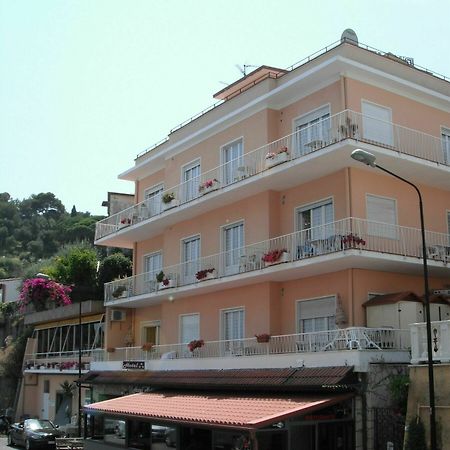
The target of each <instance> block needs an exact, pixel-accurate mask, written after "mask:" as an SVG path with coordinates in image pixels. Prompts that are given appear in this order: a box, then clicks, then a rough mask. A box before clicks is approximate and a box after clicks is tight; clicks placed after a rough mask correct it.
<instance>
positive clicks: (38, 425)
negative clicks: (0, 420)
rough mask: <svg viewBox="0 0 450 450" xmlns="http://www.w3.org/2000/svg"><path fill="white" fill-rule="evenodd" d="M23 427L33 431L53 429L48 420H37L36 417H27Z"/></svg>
mask: <svg viewBox="0 0 450 450" xmlns="http://www.w3.org/2000/svg"><path fill="white" fill-rule="evenodd" d="M25 427H26V428H28V429H29V430H33V431H36V430H54V429H55V428H54V426H53V424H52V423H51V422H50V420H38V419H28V420H27V421H26V422H25Z"/></svg>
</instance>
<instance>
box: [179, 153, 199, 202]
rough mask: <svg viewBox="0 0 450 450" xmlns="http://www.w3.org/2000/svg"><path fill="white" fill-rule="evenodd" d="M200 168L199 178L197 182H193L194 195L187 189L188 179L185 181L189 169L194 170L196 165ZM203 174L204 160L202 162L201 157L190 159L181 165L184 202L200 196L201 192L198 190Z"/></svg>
mask: <svg viewBox="0 0 450 450" xmlns="http://www.w3.org/2000/svg"><path fill="white" fill-rule="evenodd" d="M197 166H198V168H199V170H198V172H199V173H198V180H197V182H195V183H193V186H192V189H193V192H192V196H191V195H190V191H189V190H188V189H187V186H186V184H185V183H186V181H185V179H184V178H185V174H186V172H187V171H188V170H192V169H193V168H194V167H197ZM201 175H202V162H201V158H196V159H194V160H193V161H190V162H188V163H186V164H184V165H183V166H181V182H180V184H181V186H182V200H183V202H187V201H190V200H193V199H195V198H197V197H198V196H199V192H198V187H199V185H200V182H201Z"/></svg>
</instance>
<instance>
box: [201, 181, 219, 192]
mask: <svg viewBox="0 0 450 450" xmlns="http://www.w3.org/2000/svg"><path fill="white" fill-rule="evenodd" d="M219 188H220V182H219V180H217V179H215V178H214V179H212V180H206V181H205V182H204V183H202V184H200V186H199V187H198V192H199V193H200V194H201V195H205V194H208V193H209V192H212V191H216V190H217V189H219Z"/></svg>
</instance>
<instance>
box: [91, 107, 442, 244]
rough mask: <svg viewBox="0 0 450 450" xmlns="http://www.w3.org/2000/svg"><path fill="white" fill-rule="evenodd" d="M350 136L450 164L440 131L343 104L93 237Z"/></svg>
mask: <svg viewBox="0 0 450 450" xmlns="http://www.w3.org/2000/svg"><path fill="white" fill-rule="evenodd" d="M346 139H355V140H358V141H361V142H366V143H369V144H373V145H376V146H379V147H383V148H388V149H392V150H395V151H396V152H399V153H403V154H405V155H410V156H414V157H417V158H421V159H425V160H429V161H433V162H436V163H439V164H444V165H450V148H449V146H448V145H446V143H445V142H444V141H442V140H441V139H440V138H439V137H436V136H431V135H429V134H426V133H422V132H419V131H416V130H412V129H410V128H406V127H402V126H399V125H395V124H393V123H391V122H384V121H381V120H379V119H376V118H372V117H369V116H365V115H362V114H360V113H356V112H354V111H351V110H345V111H342V112H340V113H337V114H335V115H333V116H330V117H328V118H326V119H323V120H321V121H319V122H317V123H315V124H313V125H310V126H308V127H305V128H302V129H300V130H298V131H296V132H295V133H292V134H289V135H287V136H285V137H283V138H281V139H277V140H276V141H273V142H271V143H268V144H265V145H263V146H261V147H259V148H257V149H255V150H252V151H249V152H247V153H245V154H244V155H242V156H240V157H238V158H236V159H234V160H232V161H229V162H227V163H225V164H222V165H220V166H218V167H215V168H214V169H211V170H208V171H206V172H203V173H202V174H201V175H199V176H198V177H196V178H193V179H190V180H189V181H187V182H184V183H181V184H179V185H176V186H173V187H171V188H168V189H165V190H164V191H163V192H162V193H161V195H156V196H154V197H151V198H149V199H146V200H144V201H142V202H140V203H137V204H136V205H133V206H131V207H129V208H127V209H125V210H123V211H121V212H119V213H117V214H114V215H111V216H109V217H107V218H106V219H103V220H101V221H100V222H98V223H97V224H96V233H95V239H96V240H98V239H101V238H103V237H105V236H108V235H110V234H113V233H115V232H117V231H120V230H121V229H123V228H125V227H128V226H132V225H136V224H138V223H141V222H143V221H146V220H148V219H150V218H152V217H155V216H159V215H161V214H164V213H165V212H166V211H167V210H169V209H171V208H174V207H177V206H180V205H183V204H185V203H189V202H192V201H194V200H197V199H201V198H202V197H204V196H205V195H207V194H209V193H210V192H213V191H216V190H221V189H224V188H226V187H228V186H230V185H234V184H236V183H240V182H242V181H243V180H246V179H248V178H250V177H253V176H255V175H257V174H259V173H262V172H263V171H265V170H268V169H270V168H272V167H275V166H278V165H279V164H282V163H285V162H288V161H291V160H297V159H300V158H303V157H305V156H306V155H308V154H311V153H314V152H316V151H318V150H320V149H322V148H325V147H327V146H329V145H332V144H335V143H337V142H341V141H344V140H346ZM172 197H173V199H172V200H169V199H170V198H172Z"/></svg>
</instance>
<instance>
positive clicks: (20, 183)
mask: <svg viewBox="0 0 450 450" xmlns="http://www.w3.org/2000/svg"><path fill="white" fill-rule="evenodd" d="M448 12H449V2H448V0H427V1H426V0H423V1H422V0H420V1H419V0H319V1H313V2H311V1H305V0H292V1H288V0H260V1H254V0H245V1H243V0H226V1H216V0H197V1H194V0H163V1H158V2H157V1H156V0H132V1H131V0H0V64H1V69H0V156H1V163H2V164H1V167H2V170H1V177H0V192H3V191H7V192H9V193H10V194H11V195H12V197H14V198H19V199H22V198H25V197H28V196H30V195H31V194H34V193H39V192H47V191H51V192H53V193H55V195H56V196H57V197H58V198H60V199H61V200H62V202H63V203H64V205H65V206H66V208H68V209H69V210H70V208H71V207H72V205H73V204H75V205H76V207H77V209H78V210H79V211H90V212H91V213H93V214H104V213H106V211H105V209H104V208H102V207H101V206H100V205H101V203H102V201H103V200H105V199H106V196H107V191H120V192H133V187H134V186H133V184H132V183H129V182H125V181H120V180H118V179H117V175H118V174H119V173H120V172H122V171H124V170H125V169H128V168H129V167H131V166H132V165H133V163H134V158H135V156H136V154H137V153H139V152H140V151H141V150H143V149H145V148H147V147H149V146H151V145H152V144H154V143H155V142H156V141H159V140H160V139H162V138H164V137H165V136H166V135H167V133H168V132H169V130H170V129H171V128H173V127H174V126H176V125H177V124H178V123H180V122H182V121H184V120H185V119H187V118H189V117H190V116H192V115H194V114H196V113H197V112H199V111H201V110H202V109H204V108H206V107H207V106H209V105H211V104H212V103H214V100H213V98H212V95H213V93H215V92H217V91H218V90H220V89H222V88H223V87H224V84H223V83H222V82H228V83H231V82H233V81H235V80H236V79H237V78H239V77H240V73H239V71H238V69H237V68H236V67H235V65H236V64H240V65H243V64H253V65H261V64H267V65H272V66H276V67H281V68H286V67H287V66H289V65H291V64H293V63H295V62H297V61H298V60H300V59H302V58H304V57H306V56H308V55H309V54H311V53H313V52H315V51H316V50H319V49H321V48H322V47H324V46H326V45H327V44H330V43H332V42H334V41H336V40H338V39H339V38H340V36H341V33H342V31H343V30H344V29H345V28H352V29H354V30H355V31H356V33H357V35H358V38H359V41H360V42H362V43H365V44H368V45H371V46H373V47H375V48H379V49H381V50H385V51H391V52H392V53H395V54H397V55H401V56H411V57H413V58H414V60H415V62H416V63H417V64H419V65H421V66H424V67H427V68H428V69H431V70H434V71H436V72H439V73H442V74H444V75H446V76H450V58H449V56H448V54H449V53H448V52H449V48H450V45H449V44H450V22H449V14H448Z"/></svg>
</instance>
